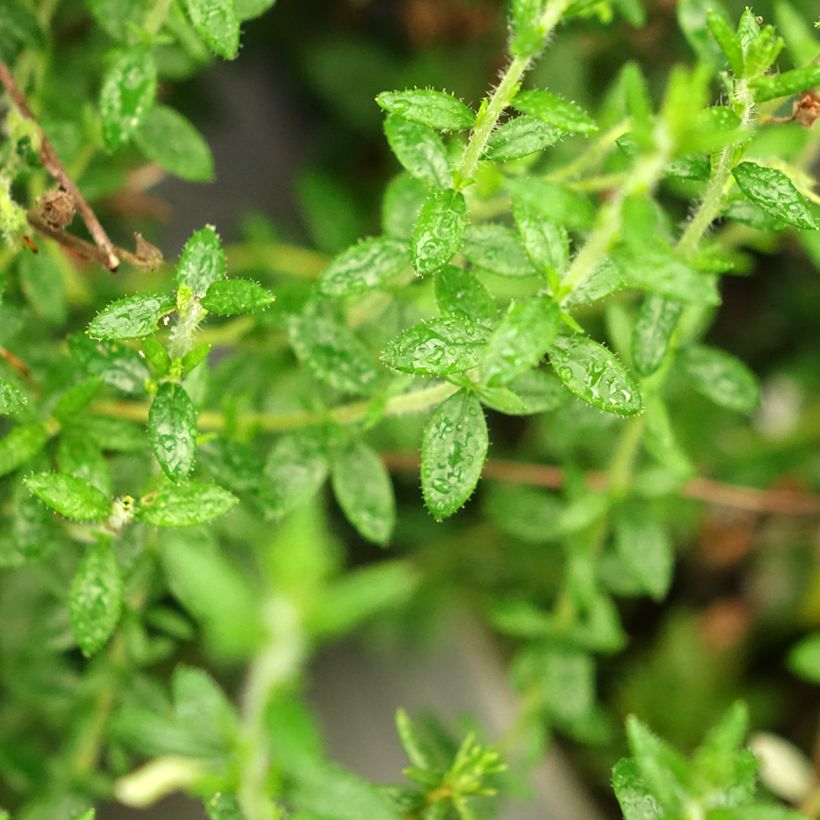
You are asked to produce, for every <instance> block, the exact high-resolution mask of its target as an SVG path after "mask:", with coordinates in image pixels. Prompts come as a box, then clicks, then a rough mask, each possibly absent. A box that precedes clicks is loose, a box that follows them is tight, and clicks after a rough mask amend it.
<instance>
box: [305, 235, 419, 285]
mask: <svg viewBox="0 0 820 820" xmlns="http://www.w3.org/2000/svg"><path fill="white" fill-rule="evenodd" d="M409 262H410V258H409V254H408V247H407V243H406V242H401V241H398V240H396V239H389V238H387V237H375V238H373V239H365V240H364V241H363V242H359V243H357V244H356V245H353V246H352V247H350V248H348V249H347V250H346V251H343V252H342V253H340V254H339V255H338V256H337V257H336V258H335V259H334V260H333V261H332V262H331V263H330V264H329V265H328V266H327V267H326V268H325V269H324V270H323V271H322V273H321V275H320V276H319V282H318V289H319V292H320V293H323V294H325V295H327V296H353V295H355V294H359V293H366V292H367V291H369V290H374V289H376V288H380V287H383V286H385V285H386V284H387V283H388V282H389V281H390V280H391V279H392V278H393V277H394V276H395V275H396V274H397V273H399V272H400V271H401V270H402V269H403V268H405V267H407V266H408V265H409Z"/></svg>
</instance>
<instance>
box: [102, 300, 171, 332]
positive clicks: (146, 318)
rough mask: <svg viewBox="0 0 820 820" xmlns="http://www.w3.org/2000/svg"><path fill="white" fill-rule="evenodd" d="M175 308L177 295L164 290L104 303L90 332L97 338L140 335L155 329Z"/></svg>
mask: <svg viewBox="0 0 820 820" xmlns="http://www.w3.org/2000/svg"><path fill="white" fill-rule="evenodd" d="M173 309H174V300H173V298H172V297H171V296H168V295H167V294H164V293H155V294H140V295H137V296H126V297H125V298H124V299H118V300H117V301H116V302H112V303H111V304H110V305H108V306H107V307H104V308H103V309H102V310H101V311H100V312H99V313H98V314H97V315H96V316H95V317H94V318H93V319H92V320H91V322H90V323H89V325H88V330H87V331H86V333H88V335H89V336H91V337H92V338H93V339H139V338H141V337H142V336H149V335H150V334H152V333H154V332H155V331H156V330H157V325H158V323H159V321H160V319H162V317H163V316H165V315H166V314H167V313H170V312H171V311H172V310H173Z"/></svg>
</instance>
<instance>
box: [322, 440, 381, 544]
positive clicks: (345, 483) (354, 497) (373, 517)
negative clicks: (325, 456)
mask: <svg viewBox="0 0 820 820" xmlns="http://www.w3.org/2000/svg"><path fill="white" fill-rule="evenodd" d="M331 481H332V484H333V493H334V495H335V496H336V500H337V501H338V502H339V506H340V507H341V508H342V511H343V512H344V514H345V517H346V518H347V520H348V521H350V523H351V524H352V525H353V526H354V527H355V528H356V530H358V532H359V533H360V534H361V535H362V537H363V538H366V539H367V540H368V541H373V542H374V543H376V544H382V545H384V544H386V543H387V542H388V541H389V540H390V536H391V535H392V533H393V527H394V525H395V522H396V501H395V498H394V497H393V484H392V482H391V480H390V474H389V473H388V472H387V469H386V468H385V466H384V464H383V463H382V460H381V459H380V458H379V456H378V453H376V452H375V451H374V450H373V449H372V448H371V447H369V446H368V445H367V444H365V443H364V442H362V441H356V442H354V443H353V444H351V445H350V446H349V447H347V448H346V449H345V450H343V451H342V453H341V454H340V455H338V456H337V457H336V458H335V459H334V461H333V471H332V473H331Z"/></svg>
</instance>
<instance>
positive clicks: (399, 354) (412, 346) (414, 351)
mask: <svg viewBox="0 0 820 820" xmlns="http://www.w3.org/2000/svg"><path fill="white" fill-rule="evenodd" d="M488 335H489V334H488V331H487V329H486V328H485V327H484V326H483V325H480V324H476V323H475V322H474V321H473V320H472V319H469V318H468V317H466V316H464V315H455V316H444V317H441V318H438V319H429V320H428V321H426V322H419V324H417V325H414V326H413V327H411V328H410V329H409V330H406V331H404V333H402V334H401V336H398V337H397V338H395V339H393V340H392V341H391V342H390V343H389V344H388V345H387V347H386V348H385V349H384V351H383V352H382V356H381V358H382V361H383V362H384V363H385V364H386V365H388V367H392V368H393V369H395V370H400V371H402V372H404V373H419V374H422V375H426V376H448V375H452V374H453V373H463V372H464V371H465V370H469V369H470V368H472V367H476V366H477V365H478V363H479V362H480V361H481V353H482V351H483V348H484V346H485V345H486V343H487V337H488Z"/></svg>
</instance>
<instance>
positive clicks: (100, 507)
mask: <svg viewBox="0 0 820 820" xmlns="http://www.w3.org/2000/svg"><path fill="white" fill-rule="evenodd" d="M25 484H26V487H28V489H29V490H30V491H31V492H32V493H33V494H34V495H36V496H37V498H39V499H40V500H41V501H42V502H43V503H44V504H46V505H47V506H49V507H51V509H53V510H56V511H57V512H58V513H60V515H64V516H65V517H66V518H71V519H72V520H74V521H101V520H103V519H105V518H108V516H109V515H110V514H111V501H110V499H109V498H108V496H107V495H105V493H103V492H102V491H101V490H99V489H98V488H97V487H95V486H94V485H93V484H89V483H88V482H87V481H85V480H84V479H82V478H77V477H76V476H73V475H65V474H64V473H36V474H34V475H30V476H27V477H26V478H25Z"/></svg>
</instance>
